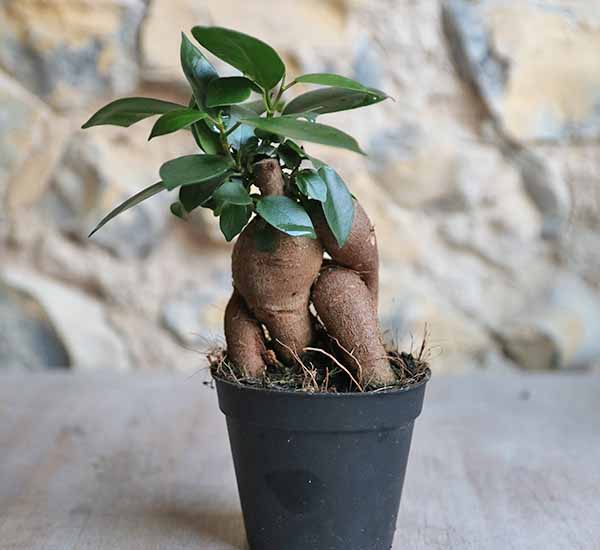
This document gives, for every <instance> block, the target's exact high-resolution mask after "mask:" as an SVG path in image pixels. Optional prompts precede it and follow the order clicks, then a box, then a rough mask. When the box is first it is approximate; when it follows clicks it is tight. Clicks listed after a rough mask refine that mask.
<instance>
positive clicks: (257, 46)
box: [192, 27, 285, 90]
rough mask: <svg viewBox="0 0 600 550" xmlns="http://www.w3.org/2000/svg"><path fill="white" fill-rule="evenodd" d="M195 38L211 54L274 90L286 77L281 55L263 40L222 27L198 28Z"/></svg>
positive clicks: (194, 30) (194, 29)
mask: <svg viewBox="0 0 600 550" xmlns="http://www.w3.org/2000/svg"><path fill="white" fill-rule="evenodd" d="M192 35H193V36H194V38H195V39H196V40H197V41H198V42H199V43H200V44H202V45H203V46H204V47H205V48H206V49H207V50H208V51H209V52H211V53H213V54H214V55H216V56H217V57H218V58H219V59H222V60H223V61H225V62H226V63H229V64H230V65H232V66H233V67H235V68H236V69H238V70H240V71H242V73H244V74H245V75H246V76H248V77H249V78H251V79H252V80H254V81H255V82H256V83H257V84H259V85H260V86H262V87H263V88H265V89H266V90H270V89H271V88H273V87H274V86H275V85H276V84H277V83H278V82H279V81H280V80H281V79H282V78H283V75H284V73H285V65H284V64H283V61H282V60H281V58H280V57H279V55H278V54H277V52H276V51H275V50H274V49H273V48H272V47H271V46H269V45H268V44H265V43H264V42H263V41H262V40H258V39H257V38H254V37H252V36H248V35H247V34H243V33H241V32H237V31H233V30H230V29H224V28H222V27H194V28H193V29H192Z"/></svg>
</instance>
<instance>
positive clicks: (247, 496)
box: [83, 27, 429, 550]
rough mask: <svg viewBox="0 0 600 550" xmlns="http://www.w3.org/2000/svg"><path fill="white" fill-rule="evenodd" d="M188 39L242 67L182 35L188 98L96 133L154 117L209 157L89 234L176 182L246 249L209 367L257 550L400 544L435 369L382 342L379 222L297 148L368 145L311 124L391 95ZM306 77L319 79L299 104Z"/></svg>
mask: <svg viewBox="0 0 600 550" xmlns="http://www.w3.org/2000/svg"><path fill="white" fill-rule="evenodd" d="M192 35H193V37H194V38H195V39H196V40H197V42H198V43H199V44H200V45H201V46H203V47H204V48H205V49H206V50H208V51H209V52H211V53H212V54H214V55H215V56H217V57H218V58H220V59H221V60H223V61H225V62H227V63H229V64H230V65H232V66H233V67H235V68H236V69H238V70H239V71H240V73H241V74H240V75H239V76H230V77H219V76H218V74H217V72H216V71H215V69H214V68H213V66H212V65H211V64H210V63H209V61H208V60H207V59H206V57H205V56H204V55H203V54H202V52H201V51H200V50H199V49H198V47H196V46H195V45H194V44H193V43H192V42H191V41H190V40H189V39H188V38H187V37H186V36H185V35H182V42H181V64H182V68H183V71H184V73H185V76H186V78H187V81H188V82H189V85H190V88H191V99H190V101H189V104H188V105H187V106H186V105H179V104H176V103H172V102H168V101H161V100H158V99H150V98H126V99H120V100H117V101H115V102H113V103H110V104H109V105H107V106H106V107H104V108H102V109H101V110H100V111H98V112H97V113H96V114H94V115H93V116H92V117H91V118H90V120H89V121H88V122H87V123H86V124H85V125H84V126H83V127H84V128H89V127H91V126H98V125H104V124H112V125H117V126H130V125H131V124H134V123H136V122H138V121H140V120H142V119H145V118H147V117H151V116H155V115H159V118H158V119H157V120H156V123H155V124H154V127H153V128H152V132H151V135H150V138H151V139H152V138H154V137H158V136H161V135H165V134H169V133H171V132H175V131H177V130H183V129H186V130H189V131H191V135H192V136H193V138H194V140H195V141H196V143H197V145H198V147H199V148H200V150H201V152H199V153H198V154H194V155H189V156H183V157H180V158H176V159H174V160H171V161H168V162H166V163H165V164H163V165H162V167H161V168H160V179H161V181H160V182H159V183H155V184H154V185H151V186H150V187H148V188H147V189H144V190H143V191H141V192H140V193H138V194H136V195H135V196H133V197H131V198H130V199H128V200H127V201H125V202H124V203H123V204H121V205H120V206H118V207H117V208H115V209H114V210H113V211H112V212H111V213H109V214H108V215H107V216H106V217H105V218H104V219H103V220H102V221H101V222H100V223H99V224H98V226H97V227H96V228H95V229H94V231H92V234H93V233H94V232H95V231H97V230H98V229H99V228H101V227H102V226H103V225H104V224H105V223H107V222H108V221H109V220H111V219H112V218H114V217H115V216H117V215H118V214H120V213H121V212H124V211H125V210H127V209H129V208H131V207H132V206H134V205H136V204H138V203H140V202H141V201H143V200H146V199H148V198H150V197H152V196H153V195H156V194H157V193H161V192H165V191H174V190H176V189H177V190H178V199H177V200H176V201H174V202H173V204H172V205H171V211H172V212H173V214H174V215H176V216H178V217H180V218H184V219H185V217H186V216H187V214H188V213H189V212H191V211H192V210H194V209H196V208H207V209H210V210H212V211H213V213H214V215H215V216H218V217H219V221H220V227H221V230H222V232H223V235H224V236H225V239H226V240H227V241H231V240H232V239H234V238H235V237H237V241H236V243H235V246H234V248H233V258H232V274H233V294H232V296H231V299H230V301H229V304H228V306H227V308H226V311H225V320H224V325H225V336H226V341H227V349H226V350H224V351H221V352H215V353H211V354H210V356H209V359H210V360H211V365H212V367H211V368H212V374H213V377H214V380H215V381H216V387H217V391H218V397H219V404H220V407H221V410H222V411H223V412H224V413H225V415H226V417H227V425H228V432H229V438H230V443H231V448H232V454H233V459H234V464H235V469H236V476H237V481H238V488H239V493H240V498H241V503H242V509H243V513H244V520H245V525H246V531H247V536H248V540H249V543H250V547H251V548H252V550H267V549H277V550H282V549H285V550H296V549H297V550H309V549H322V550H325V549H327V550H332V549H336V550H337V549H339V550H354V549H355V550H367V549H388V548H390V547H391V544H392V539H393V535H394V530H395V524H396V515H397V511H398V506H399V502H400V494H401V490H402V484H403V480H404V473H405V468H406V462H407V458H408V451H409V446H410V441H411V434H412V428H413V422H414V420H415V418H416V417H417V416H418V415H419V413H420V411H421V407H422V403H423V397H424V392H425V384H426V382H427V380H428V379H429V369H428V368H427V365H426V363H425V362H424V361H423V358H422V356H421V355H422V354H420V355H419V356H418V357H413V356H412V355H410V354H406V353H398V352H390V351H388V350H386V349H385V347H384V345H383V343H382V337H381V334H380V330H379V326H378V320H377V293H378V262H379V260H378V252H377V242H376V238H375V232H374V228H373V225H372V223H371V221H370V220H369V218H368V216H367V214H366V213H365V211H364V210H363V208H362V207H361V206H360V203H359V202H358V201H357V200H356V199H355V198H354V197H353V196H352V195H351V193H350V192H349V191H348V188H347V187H346V185H345V183H344V181H343V180H342V179H341V178H340V176H339V175H338V174H337V173H336V172H335V170H334V169H333V168H331V167H330V166H327V165H326V164H325V163H323V162H321V161H319V160H318V159H316V158H314V157H312V156H311V155H310V154H309V153H308V152H307V151H306V150H305V149H304V147H303V146H301V145H299V144H298V143H297V141H296V140H299V141H305V142H313V143H318V144H323V145H329V146H333V147H339V148H343V149H347V150H350V151H353V152H355V153H362V151H361V149H360V147H359V145H358V144H357V142H356V141H355V140H354V139H353V138H352V137H351V136H349V135H348V134H346V133H344V132H342V131H340V130H338V129H336V128H333V127H331V126H327V125H324V124H320V123H317V122H316V119H317V118H318V117H320V116H321V115H325V114H327V113H333V112H337V111H343V110H348V109H356V108H359V107H365V106H368V105H372V104H375V103H378V102H380V101H383V100H385V99H386V98H387V96H386V94H384V93H383V92H381V91H378V90H375V89H372V88H368V87H366V86H363V85H362V84H360V83H358V82H356V81H354V80H351V79H349V78H345V77H342V76H339V75H335V74H329V73H314V74H305V75H302V76H299V77H296V78H295V79H293V80H291V81H290V82H288V83H286V70H285V66H284V64H283V62H282V60H281V58H280V57H279V55H278V54H277V53H276V52H275V50H274V49H273V48H271V47H270V46H268V45H267V44H265V43H264V42H262V41H260V40H258V39H256V38H253V37H251V36H248V35H245V34H242V33H239V32H236V31H233V30H228V29H224V28H219V27H194V28H193V29H192ZM299 83H302V84H306V85H317V86H320V87H319V88H317V89H314V90H312V91H308V92H306V93H302V94H301V95H299V96H297V97H295V98H294V99H292V100H291V101H286V99H285V98H284V94H285V92H286V91H287V90H289V89H290V88H292V87H293V86H295V85H296V84H299ZM253 93H255V94H257V95H258V96H259V99H258V100H254V99H252V98H251V95H252V94H253ZM325 252H326V253H327V254H328V256H329V258H328V259H326V260H324V253H325Z"/></svg>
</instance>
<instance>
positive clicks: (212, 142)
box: [188, 96, 221, 155]
mask: <svg viewBox="0 0 600 550" xmlns="http://www.w3.org/2000/svg"><path fill="white" fill-rule="evenodd" d="M188 108H189V109H193V110H196V111H199V112H201V111H200V110H199V109H198V106H197V105H196V99H195V98H194V96H192V97H191V98H190V103H189V106H188ZM192 135H193V136H194V140H195V141H196V143H197V144H198V147H200V149H202V150H203V151H204V152H205V153H207V154H209V155H216V154H217V153H219V152H221V139H220V138H219V134H217V133H216V132H213V131H212V130H211V129H210V127H209V126H208V124H207V121H206V120H201V121H200V122H196V123H195V124H192Z"/></svg>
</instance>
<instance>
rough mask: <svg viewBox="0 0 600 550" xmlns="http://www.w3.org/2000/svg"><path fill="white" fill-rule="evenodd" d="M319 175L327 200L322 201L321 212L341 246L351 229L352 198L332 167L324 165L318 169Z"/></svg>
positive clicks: (352, 217)
mask: <svg viewBox="0 0 600 550" xmlns="http://www.w3.org/2000/svg"><path fill="white" fill-rule="evenodd" d="M319 175H320V176H321V179H322V180H323V181H324V182H325V185H326V186H327V200H326V201H325V202H324V203H323V213H324V214H325V219H326V220H327V225H329V229H331V232H332V233H333V235H334V237H335V240H336V241H337V243H338V245H339V246H340V247H342V246H344V244H345V243H346V240H347V239H348V236H349V235H350V231H351V229H352V223H353V221H354V200H353V199H352V195H351V194H350V191H348V188H347V187H346V184H345V183H344V180H343V179H342V178H340V176H339V175H338V174H337V173H336V172H335V170H333V168H330V167H329V166H324V167H323V168H321V169H320V170H319Z"/></svg>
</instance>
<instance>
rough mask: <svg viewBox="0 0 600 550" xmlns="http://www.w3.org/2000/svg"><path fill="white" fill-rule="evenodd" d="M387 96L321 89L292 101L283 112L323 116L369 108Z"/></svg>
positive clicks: (343, 89) (379, 93)
mask: <svg viewBox="0 0 600 550" xmlns="http://www.w3.org/2000/svg"><path fill="white" fill-rule="evenodd" d="M386 97H387V96H386V95H385V94H384V93H383V92H380V91H378V90H371V91H369V92H364V91H357V90H347V89H345V88H321V89H319V90H313V91H311V92H306V93H305V94H302V95H299V96H298V97H296V98H294V99H292V101H290V102H289V103H288V104H287V105H286V106H285V109H284V110H283V114H284V115H291V114H301V113H310V114H312V115H323V114H325V113H335V112H338V111H349V110H351V109H358V108H360V107H367V106H368V105H373V104H375V103H379V102H381V101H383V100H384V99H385V98H386Z"/></svg>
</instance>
